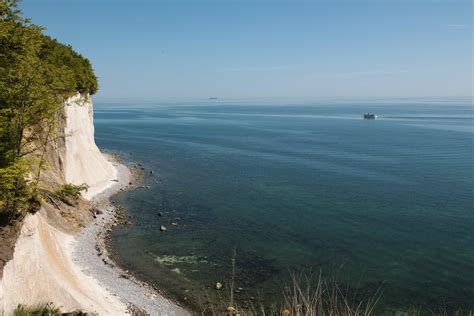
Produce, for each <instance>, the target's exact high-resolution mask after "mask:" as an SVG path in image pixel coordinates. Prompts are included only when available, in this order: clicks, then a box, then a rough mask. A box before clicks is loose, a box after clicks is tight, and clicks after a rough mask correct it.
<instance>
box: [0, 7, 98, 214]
mask: <svg viewBox="0 0 474 316" xmlns="http://www.w3.org/2000/svg"><path fill="white" fill-rule="evenodd" d="M17 3H18V1H17V0H0V198H1V200H0V214H1V213H3V214H11V212H12V211H13V210H14V209H18V210H19V211H22V210H25V209H28V208H29V206H28V203H33V202H34V201H35V199H34V198H32V196H33V194H34V193H35V192H37V191H36V190H35V188H29V187H31V186H36V185H37V184H38V181H32V182H31V183H30V182H29V181H27V180H25V177H26V176H27V175H28V174H29V173H30V171H32V169H31V170H29V168H28V165H27V164H26V163H25V162H24V161H25V158H26V157H29V156H30V154H31V153H35V152H36V151H38V150H42V151H43V153H42V154H41V159H40V161H39V167H38V168H36V170H38V173H37V174H36V177H37V178H38V179H39V172H40V171H41V166H42V165H43V164H44V161H43V160H44V159H45V154H44V152H45V150H46V145H47V144H48V142H49V141H50V140H51V139H52V136H53V134H54V133H55V130H56V125H55V124H56V122H57V117H58V114H59V113H60V111H62V101H64V99H65V98H67V97H69V96H71V95H73V94H75V93H76V92H77V91H79V92H81V93H90V94H94V93H95V92H97V89H98V83H97V78H96V77H95V75H94V72H93V70H92V67H91V64H90V62H89V61H88V60H87V59H85V58H84V57H82V56H81V55H80V54H78V53H76V52H75V51H74V50H73V49H72V48H71V47H70V46H66V45H63V44H61V43H59V42H57V41H56V40H54V39H51V38H49V37H47V36H46V35H44V34H43V33H42V32H43V28H41V27H39V26H37V25H34V24H31V23H30V20H29V19H25V18H23V17H21V15H20V13H21V12H20V10H19V9H18V6H17ZM32 164H33V161H32V160H31V161H29V165H30V167H31V165H32ZM72 193H74V192H72ZM30 206H34V203H33V204H32V205H30Z"/></svg>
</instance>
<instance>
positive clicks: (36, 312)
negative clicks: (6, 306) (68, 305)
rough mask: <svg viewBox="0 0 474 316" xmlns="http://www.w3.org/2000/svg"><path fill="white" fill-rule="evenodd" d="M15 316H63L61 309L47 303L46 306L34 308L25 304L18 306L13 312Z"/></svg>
mask: <svg viewBox="0 0 474 316" xmlns="http://www.w3.org/2000/svg"><path fill="white" fill-rule="evenodd" d="M13 315H15V316H53V315H61V312H60V311H59V308H57V307H55V306H54V305H53V303H47V304H44V305H38V306H34V307H26V306H25V305H23V304H18V306H17V307H16V308H15V310H14V311H13Z"/></svg>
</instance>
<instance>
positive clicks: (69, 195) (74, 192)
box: [54, 183, 89, 205]
mask: <svg viewBox="0 0 474 316" xmlns="http://www.w3.org/2000/svg"><path fill="white" fill-rule="evenodd" d="M88 188H89V187H88V186H87V184H81V185H75V184H72V183H67V184H65V185H63V186H62V187H61V188H60V189H59V190H56V192H54V195H55V196H56V197H57V198H58V199H60V200H61V201H63V202H64V203H66V204H68V205H72V204H73V203H72V202H71V199H73V200H77V199H78V198H79V196H81V192H83V191H87V189H88Z"/></svg>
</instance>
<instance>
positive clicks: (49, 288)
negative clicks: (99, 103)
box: [0, 94, 126, 315]
mask: <svg viewBox="0 0 474 316" xmlns="http://www.w3.org/2000/svg"><path fill="white" fill-rule="evenodd" d="M64 105H65V108H64V114H65V120H64V121H65V124H64V132H65V135H66V138H65V141H64V148H60V149H59V150H60V151H62V152H61V153H58V154H60V156H61V160H62V165H63V166H62V168H61V169H62V170H60V172H62V173H63V174H62V175H61V177H62V179H64V180H65V182H66V183H74V184H83V183H85V184H87V185H88V186H89V190H88V192H87V193H85V195H84V197H85V198H86V199H91V198H93V196H94V195H95V194H97V193H99V192H101V191H102V190H104V189H106V188H107V187H109V186H110V185H111V184H112V183H113V182H112V180H113V179H115V178H116V176H117V171H116V169H115V167H114V166H113V165H112V164H111V163H110V162H109V161H107V160H106V159H105V157H104V156H103V155H102V154H101V152H100V151H99V149H98V148H97V146H96V144H95V141H94V125H93V116H92V114H93V113H92V103H91V102H90V98H89V97H88V96H84V95H80V94H77V95H75V96H74V97H71V98H69V99H68V100H67V101H66V102H65V103H64ZM63 123H64V122H63ZM73 245H74V237H73V235H72V234H71V233H69V232H67V230H64V231H63V230H62V229H59V228H58V227H56V225H53V224H52V223H51V221H50V213H48V212H47V211H46V210H45V209H44V208H42V209H41V210H40V211H39V212H37V213H36V214H34V215H27V217H26V218H25V220H24V224H23V227H22V230H21V234H20V236H19V238H18V240H17V243H16V245H15V250H14V254H13V259H12V260H10V261H9V262H8V263H7V264H6V265H5V267H4V269H3V278H2V279H1V280H0V315H12V314H13V310H14V309H15V308H16V306H17V304H19V303H21V304H24V305H26V306H35V305H38V304H44V303H47V302H51V301H52V302H53V303H54V304H55V306H57V307H60V308H61V310H62V311H73V310H77V309H79V310H83V311H87V312H93V313H98V314H99V315H123V314H125V313H126V306H125V304H123V303H122V302H121V301H120V300H119V299H118V298H117V297H115V296H112V295H110V293H108V292H107V290H106V289H104V288H103V287H101V286H100V284H99V283H98V282H97V281H96V280H95V279H93V278H92V277H89V276H87V275H86V274H85V273H84V272H83V271H81V269H80V268H79V267H78V266H77V265H76V264H75V263H74V262H73V260H72V251H73V250H72V249H73Z"/></svg>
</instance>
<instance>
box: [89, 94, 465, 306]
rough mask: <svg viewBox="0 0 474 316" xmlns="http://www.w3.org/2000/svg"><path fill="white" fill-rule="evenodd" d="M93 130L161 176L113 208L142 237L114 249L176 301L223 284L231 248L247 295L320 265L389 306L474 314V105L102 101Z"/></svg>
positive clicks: (268, 290)
mask: <svg viewBox="0 0 474 316" xmlns="http://www.w3.org/2000/svg"><path fill="white" fill-rule="evenodd" d="M369 111H370V112H374V113H376V114H378V115H379V116H380V117H379V119H377V120H374V121H367V120H363V119H362V118H361V117H362V114H363V113H365V112H369ZM95 126H96V140H97V143H98V144H99V146H100V147H102V148H104V149H108V150H111V151H115V152H120V153H122V154H123V156H124V159H125V160H126V161H127V162H130V163H133V162H136V163H141V164H143V166H144V167H145V173H146V174H148V172H149V170H154V172H155V174H154V175H153V176H148V177H147V178H146V183H147V184H148V185H150V186H151V187H150V189H148V190H146V189H139V190H135V191H132V192H127V193H124V194H121V195H118V196H117V197H116V198H115V199H116V200H117V201H118V202H119V203H121V204H122V205H124V206H125V208H126V210H127V212H128V213H129V214H131V215H132V216H133V219H134V225H133V226H132V227H125V228H124V227H120V228H118V229H116V230H115V231H114V233H113V236H112V240H111V248H112V249H114V251H115V257H116V258H117V260H118V262H119V263H120V264H122V265H124V266H125V267H127V268H128V269H130V270H133V271H135V273H137V274H138V275H139V276H141V277H142V278H144V279H147V280H153V281H154V282H155V283H156V284H158V285H159V287H160V288H164V289H165V292H167V293H168V294H169V295H171V296H175V297H177V298H179V299H183V298H184V297H187V298H188V301H191V302H193V301H194V302H196V297H197V296H199V294H202V293H203V291H202V289H204V288H208V290H207V291H212V289H210V288H211V287H212V285H213V284H214V282H216V281H221V282H224V284H225V282H226V280H228V279H229V273H230V267H229V263H230V256H231V253H232V249H233V248H234V246H235V247H236V249H237V264H236V268H237V273H236V280H237V286H239V287H243V288H244V289H245V290H244V292H243V293H240V294H237V296H238V298H240V299H245V298H248V297H249V296H257V291H258V292H260V293H262V295H264V296H266V297H275V298H276V297H279V296H280V293H281V291H282V288H283V285H284V283H285V282H287V278H288V275H289V273H290V272H291V271H295V270H297V269H310V268H312V269H313V271H317V273H319V271H320V270H321V271H323V273H324V274H325V275H327V276H330V275H335V274H338V275H339V278H340V279H342V280H344V282H345V284H349V286H351V287H358V288H359V290H360V291H362V292H363V291H367V292H369V293H370V292H373V291H374V289H377V288H379V287H380V286H382V287H383V288H384V294H383V302H382V304H383V305H384V306H395V307H396V306H411V305H413V306H419V305H420V304H427V305H430V306H436V305H442V304H445V305H447V306H460V307H468V308H474V232H473V231H474V215H473V200H474V198H473V188H474V187H473V184H474V174H473V172H474V162H473V136H474V134H473V133H474V127H473V111H472V105H471V104H470V101H469V100H461V99H457V100H370V101H357V102H348V101H344V102H323V101H319V102H301V101H300V102H282V101H279V102H271V101H265V102H262V101H260V102H250V101H246V102H221V101H209V102H202V101H201V102H187V103H181V104H177V103H159V104H140V103H130V104H105V103H104V104H100V103H99V104H97V105H96V110H95ZM130 152H132V155H130V154H129V153H130ZM159 212H163V216H159V215H158V213H159ZM176 218H179V219H180V220H179V225H178V226H177V227H174V226H172V225H171V223H172V222H177V220H176ZM160 225H165V226H166V227H167V231H166V232H165V233H161V232H160V231H159V227H160Z"/></svg>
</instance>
